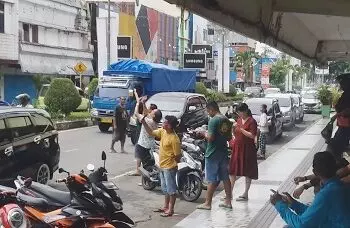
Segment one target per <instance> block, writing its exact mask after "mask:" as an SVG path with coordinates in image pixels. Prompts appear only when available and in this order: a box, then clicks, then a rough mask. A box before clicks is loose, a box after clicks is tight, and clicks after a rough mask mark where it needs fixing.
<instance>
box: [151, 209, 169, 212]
mask: <svg viewBox="0 0 350 228" xmlns="http://www.w3.org/2000/svg"><path fill="white" fill-rule="evenodd" d="M167 210H168V209H167V208H158V209H156V210H153V212H156V213H164V212H166V211H167Z"/></svg>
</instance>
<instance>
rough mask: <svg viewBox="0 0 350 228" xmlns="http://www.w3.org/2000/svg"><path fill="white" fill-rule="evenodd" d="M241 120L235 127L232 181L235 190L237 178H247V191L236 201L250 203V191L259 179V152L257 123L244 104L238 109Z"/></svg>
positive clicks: (231, 160)
mask: <svg viewBox="0 0 350 228" xmlns="http://www.w3.org/2000/svg"><path fill="white" fill-rule="evenodd" d="M237 111H238V114H239V119H238V120H237V124H236V126H235V127H234V130H233V131H234V136H235V139H234V142H233V143H232V144H231V146H232V154H231V159H230V167H229V173H230V179H231V187H232V190H233V187H234V184H235V181H236V177H241V176H242V177H245V184H246V185H245V191H244V193H243V194H242V195H241V196H239V197H238V198H237V199H236V201H248V191H249V188H250V185H251V182H252V179H253V180H256V179H258V163H257V151H256V146H255V143H254V139H255V136H256V134H257V123H256V121H255V120H254V118H253V117H252V115H251V112H250V110H249V108H248V105H247V104H245V103H242V104H241V105H240V106H239V107H238V108H237Z"/></svg>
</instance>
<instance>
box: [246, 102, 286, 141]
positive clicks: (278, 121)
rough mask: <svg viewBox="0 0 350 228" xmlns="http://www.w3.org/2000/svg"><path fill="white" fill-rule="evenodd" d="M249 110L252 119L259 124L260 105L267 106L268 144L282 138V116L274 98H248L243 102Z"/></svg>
mask: <svg viewBox="0 0 350 228" xmlns="http://www.w3.org/2000/svg"><path fill="white" fill-rule="evenodd" d="M245 103H246V104H247V105H248V107H249V109H250V110H251V112H252V114H253V117H254V119H255V120H256V121H257V122H258V123H259V120H260V115H261V112H260V109H261V105H263V104H265V105H266V106H267V110H268V112H267V116H268V120H269V137H268V143H271V142H272V141H273V140H275V139H276V138H278V137H281V136H282V133H283V130H282V126H283V116H282V113H281V110H280V107H279V105H278V102H277V100H276V99H274V98H250V99H247V100H246V101H245Z"/></svg>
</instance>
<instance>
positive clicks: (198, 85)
mask: <svg viewBox="0 0 350 228" xmlns="http://www.w3.org/2000/svg"><path fill="white" fill-rule="evenodd" d="M196 93H199V94H203V95H204V96H208V90H207V87H205V85H204V83H203V82H196Z"/></svg>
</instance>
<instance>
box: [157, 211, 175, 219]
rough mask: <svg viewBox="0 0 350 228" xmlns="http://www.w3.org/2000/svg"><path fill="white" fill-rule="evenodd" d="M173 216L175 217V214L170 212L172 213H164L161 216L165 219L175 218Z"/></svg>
mask: <svg viewBox="0 0 350 228" xmlns="http://www.w3.org/2000/svg"><path fill="white" fill-rule="evenodd" d="M173 215H174V212H170V211H168V212H163V213H161V214H160V216H161V217H164V218H167V217H171V216H173Z"/></svg>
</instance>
